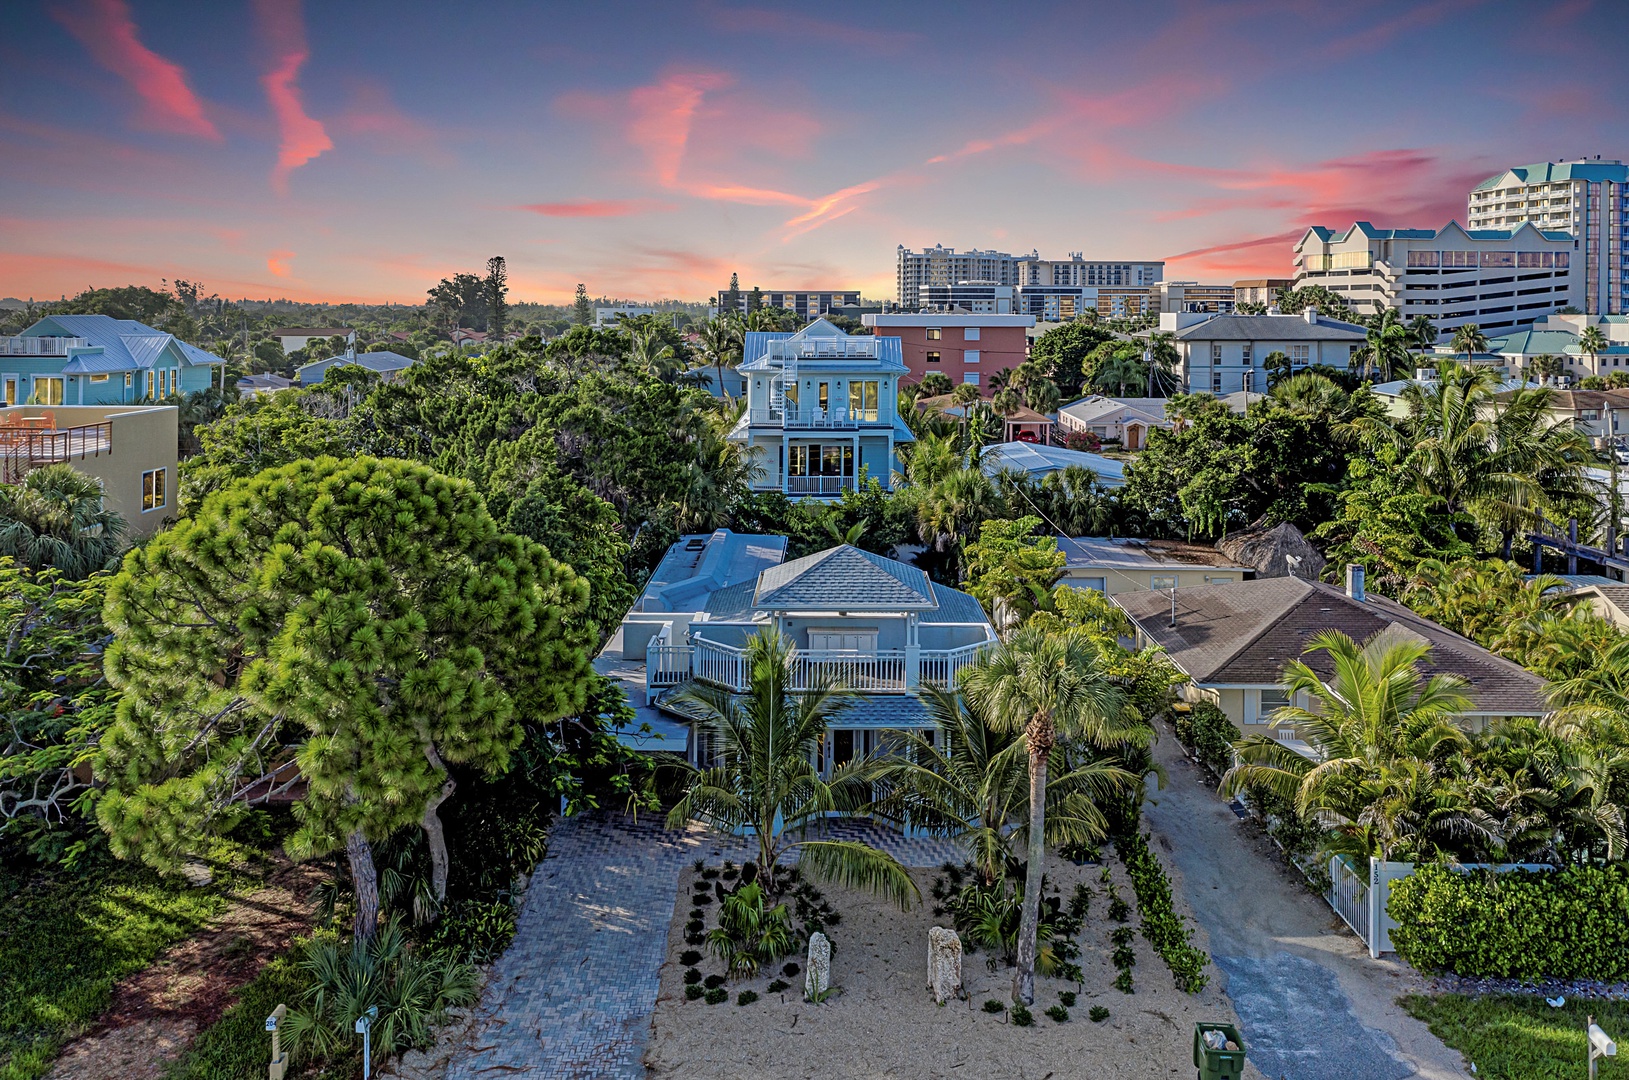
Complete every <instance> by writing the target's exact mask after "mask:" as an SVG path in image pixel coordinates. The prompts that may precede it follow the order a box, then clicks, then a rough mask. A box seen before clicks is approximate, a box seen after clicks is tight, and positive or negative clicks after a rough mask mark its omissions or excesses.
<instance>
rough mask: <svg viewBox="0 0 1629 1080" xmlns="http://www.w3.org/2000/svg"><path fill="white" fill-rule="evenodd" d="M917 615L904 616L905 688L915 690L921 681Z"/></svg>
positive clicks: (920, 651) (920, 652)
mask: <svg viewBox="0 0 1629 1080" xmlns="http://www.w3.org/2000/svg"><path fill="white" fill-rule="evenodd" d="M917 624H918V616H917V614H916V612H914V611H913V612H911V613H910V614H909V615H906V616H905V689H907V690H915V689H916V688H917V686H919V685H920V684H921V682H922V646H921V642H920V635H919V634H918V633H917V629H918V625H917Z"/></svg>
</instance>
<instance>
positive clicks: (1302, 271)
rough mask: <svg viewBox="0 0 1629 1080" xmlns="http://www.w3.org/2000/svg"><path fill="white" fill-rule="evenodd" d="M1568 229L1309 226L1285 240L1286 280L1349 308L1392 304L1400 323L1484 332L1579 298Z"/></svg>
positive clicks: (1367, 310) (1364, 311)
mask: <svg viewBox="0 0 1629 1080" xmlns="http://www.w3.org/2000/svg"><path fill="white" fill-rule="evenodd" d="M1580 262H1581V260H1580V259H1579V258H1578V257H1577V255H1576V253H1575V251H1574V250H1573V237H1572V234H1571V233H1567V232H1560V231H1549V230H1540V229H1539V228H1538V227H1537V226H1535V225H1533V224H1531V223H1524V224H1521V225H1517V226H1516V227H1515V228H1513V229H1473V230H1466V229H1462V228H1460V226H1459V225H1458V224H1456V223H1454V222H1449V223H1448V224H1447V225H1445V226H1443V227H1442V228H1440V229H1377V228H1375V227H1374V226H1373V225H1371V224H1369V223H1368V222H1367V221H1360V222H1358V223H1357V224H1355V225H1353V226H1352V227H1351V228H1350V229H1346V230H1344V231H1341V232H1336V231H1335V230H1333V229H1326V228H1322V227H1321V226H1314V227H1313V228H1311V229H1308V230H1307V232H1306V235H1305V236H1303V237H1302V238H1301V240H1300V241H1299V242H1298V243H1297V244H1296V245H1295V278H1294V284H1295V287H1296V288H1298V289H1299V288H1302V287H1303V286H1307V285H1322V286H1324V287H1325V288H1327V289H1329V290H1330V291H1331V292H1333V293H1335V294H1336V295H1338V296H1340V297H1342V298H1344V299H1345V300H1346V302H1347V304H1348V305H1350V306H1351V308H1352V310H1353V311H1355V312H1356V313H1357V314H1359V315H1370V314H1373V313H1374V312H1375V311H1376V310H1378V309H1380V308H1394V309H1396V311H1397V314H1398V315H1399V316H1401V317H1402V319H1403V321H1404V322H1407V321H1408V320H1410V319H1412V318H1414V316H1416V315H1429V316H1431V319H1432V321H1433V322H1434V323H1436V326H1437V330H1438V331H1439V333H1441V334H1443V335H1444V336H1446V335H1450V334H1452V333H1453V331H1454V329H1455V328H1456V327H1459V326H1463V325H1465V324H1466V323H1475V324H1477V325H1478V326H1479V327H1481V328H1482V330H1483V331H1485V332H1487V333H1488V334H1490V335H1491V334H1493V333H1495V332H1503V331H1508V330H1511V329H1513V328H1515V327H1516V326H1518V325H1521V324H1523V323H1530V322H1533V321H1534V320H1535V319H1540V318H1543V317H1544V316H1545V315H1548V314H1550V313H1551V312H1553V311H1555V310H1556V309H1558V308H1561V307H1565V306H1568V305H1572V306H1579V305H1582V304H1583V302H1584V287H1583V285H1584V283H1583V275H1582V274H1581V273H1580V272H1579V264H1580Z"/></svg>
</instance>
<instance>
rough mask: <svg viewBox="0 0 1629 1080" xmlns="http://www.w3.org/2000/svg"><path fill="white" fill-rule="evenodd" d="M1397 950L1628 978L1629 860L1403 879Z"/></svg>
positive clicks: (1470, 963) (1502, 970) (1440, 871)
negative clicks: (1553, 867)
mask: <svg viewBox="0 0 1629 1080" xmlns="http://www.w3.org/2000/svg"><path fill="white" fill-rule="evenodd" d="M1387 911H1388V912H1389V913H1390V915H1391V917H1392V918H1393V919H1395V920H1397V928H1396V929H1395V930H1393V931H1392V932H1391V941H1392V945H1393V946H1395V947H1396V949H1397V955H1399V956H1401V957H1402V958H1403V959H1404V960H1407V961H1408V962H1409V963H1410V964H1413V965H1414V966H1415V967H1416V968H1418V969H1420V970H1421V971H1452V972H1455V973H1457V974H1460V975H1466V976H1471V977H1475V978H1490V977H1494V978H1521V979H1537V978H1561V979H1607V980H1620V979H1629V867H1625V866H1623V865H1621V864H1613V865H1609V866H1573V867H1568V868H1566V869H1564V870H1556V871H1550V872H1544V871H1527V870H1512V871H1509V872H1507V873H1502V874H1494V873H1488V872H1471V873H1459V872H1455V871H1453V870H1450V869H1449V868H1448V867H1446V866H1442V865H1432V866H1422V867H1420V868H1419V869H1417V870H1416V871H1415V872H1414V874H1413V876H1411V877H1407V878H1404V879H1402V880H1401V881H1397V882H1394V883H1393V884H1392V887H1391V900H1390V902H1389V903H1388V904H1387Z"/></svg>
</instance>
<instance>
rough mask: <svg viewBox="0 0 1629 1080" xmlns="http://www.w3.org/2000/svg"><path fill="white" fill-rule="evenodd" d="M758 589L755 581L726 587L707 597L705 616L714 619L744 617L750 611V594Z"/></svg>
mask: <svg viewBox="0 0 1629 1080" xmlns="http://www.w3.org/2000/svg"><path fill="white" fill-rule="evenodd" d="M757 587H758V583H757V581H756V580H748V581H738V582H736V583H735V584H734V585H726V586H725V587H724V588H722V589H719V590H718V591H717V592H714V593H710V594H709V595H708V597H707V606H706V608H705V609H704V610H705V611H706V612H707V614H709V615H711V616H712V617H713V618H715V619H719V618H725V617H727V616H730V615H745V614H746V613H748V612H750V611H751V610H752V593H753V591H754V590H755V589H756V588H757Z"/></svg>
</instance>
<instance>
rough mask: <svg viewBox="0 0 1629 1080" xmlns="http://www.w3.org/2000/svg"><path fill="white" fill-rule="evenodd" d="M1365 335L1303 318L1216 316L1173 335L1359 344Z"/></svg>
mask: <svg viewBox="0 0 1629 1080" xmlns="http://www.w3.org/2000/svg"><path fill="white" fill-rule="evenodd" d="M1366 335H1367V331H1366V330H1364V328H1363V327H1361V326H1358V325H1357V324H1356V323H1349V322H1341V321H1340V320H1339V319H1327V318H1325V317H1323V316H1322V315H1319V316H1318V321H1317V322H1308V321H1307V319H1306V316H1305V315H1301V314H1296V315H1217V316H1214V317H1212V318H1209V319H1206V320H1205V321H1204V322H1202V323H1195V324H1194V325H1193V326H1189V327H1186V328H1184V329H1182V330H1178V331H1176V337H1177V338H1178V339H1179V340H1182V341H1346V342H1358V341H1363V340H1364V339H1365V337H1366Z"/></svg>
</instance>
